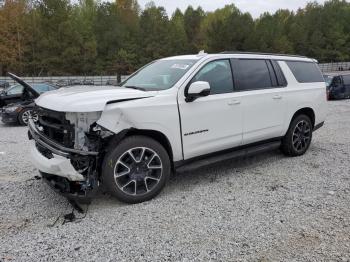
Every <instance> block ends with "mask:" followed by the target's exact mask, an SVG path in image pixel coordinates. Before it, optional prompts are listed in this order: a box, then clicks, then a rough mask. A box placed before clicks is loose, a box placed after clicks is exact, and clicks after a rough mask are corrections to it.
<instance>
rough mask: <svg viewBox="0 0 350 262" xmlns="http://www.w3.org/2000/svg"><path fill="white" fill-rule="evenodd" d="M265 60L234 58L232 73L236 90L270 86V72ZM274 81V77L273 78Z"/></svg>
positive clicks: (271, 85)
mask: <svg viewBox="0 0 350 262" xmlns="http://www.w3.org/2000/svg"><path fill="white" fill-rule="evenodd" d="M268 62H270V61H266V60H254V59H238V60H235V67H234V75H235V79H236V80H237V84H238V88H237V90H238V91H246V90H257V89H265V88H271V87H274V86H275V85H274V84H273V83H272V80H271V74H270V70H269V66H268V64H267V63H268ZM274 82H276V77H275V79H274Z"/></svg>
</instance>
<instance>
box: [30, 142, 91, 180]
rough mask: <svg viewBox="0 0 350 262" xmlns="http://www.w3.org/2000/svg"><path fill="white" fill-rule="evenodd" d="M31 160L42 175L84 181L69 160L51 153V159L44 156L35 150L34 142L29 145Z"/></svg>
mask: <svg viewBox="0 0 350 262" xmlns="http://www.w3.org/2000/svg"><path fill="white" fill-rule="evenodd" d="M30 154H31V160H32V163H33V165H34V166H35V167H36V168H37V169H39V170H40V171H41V172H43V173H47V174H52V175H56V176H59V177H64V178H67V179H68V180H69V181H84V180H85V178H84V176H83V175H81V174H79V173H78V172H77V171H76V170H75V168H74V167H73V165H72V164H71V162H70V159H69V158H66V157H63V156H60V155H56V154H54V153H52V155H51V158H50V159H49V158H47V157H46V156H44V155H43V154H42V153H41V152H40V151H39V150H38V148H37V145H36V142H33V143H32V145H31V152H30Z"/></svg>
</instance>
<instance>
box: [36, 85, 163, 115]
mask: <svg viewBox="0 0 350 262" xmlns="http://www.w3.org/2000/svg"><path fill="white" fill-rule="evenodd" d="M157 93H158V92H157V91H152V92H143V91H140V90H135V89H127V88H123V87H116V86H112V87H111V86H73V87H67V88H61V89H58V90H55V91H50V92H47V93H44V94H42V95H41V96H40V97H39V98H37V99H36V100H35V103H36V104H37V105H38V106H40V107H44V108H47V109H50V110H53V111H59V112H97V111H103V109H104V107H105V105H106V104H107V103H108V102H111V101H116V100H125V99H133V98H143V97H145V98H146V97H152V96H155V95H156V94H157Z"/></svg>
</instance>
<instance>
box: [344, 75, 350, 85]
mask: <svg viewBox="0 0 350 262" xmlns="http://www.w3.org/2000/svg"><path fill="white" fill-rule="evenodd" d="M343 80H344V85H347V86H348V85H350V75H345V76H343Z"/></svg>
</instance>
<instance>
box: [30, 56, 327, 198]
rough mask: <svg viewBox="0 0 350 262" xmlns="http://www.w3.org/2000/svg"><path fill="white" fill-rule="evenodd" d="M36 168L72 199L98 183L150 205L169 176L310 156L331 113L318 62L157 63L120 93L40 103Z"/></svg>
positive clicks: (223, 59)
mask: <svg viewBox="0 0 350 262" xmlns="http://www.w3.org/2000/svg"><path fill="white" fill-rule="evenodd" d="M35 102H36V106H37V108H36V112H37V114H38V116H39V120H38V121H37V122H36V123H34V121H31V120H30V121H29V130H30V138H31V139H32V141H33V145H32V153H31V154H32V158H33V163H34V165H35V166H36V167H37V168H38V169H39V170H40V172H41V174H42V176H43V177H44V178H45V179H46V180H47V181H49V184H50V185H51V186H52V187H53V188H54V189H56V190H57V191H59V192H60V193H62V194H64V195H65V196H67V197H69V198H75V199H76V198H86V197H91V196H92V195H93V193H94V192H95V191H96V190H97V188H98V187H99V186H100V185H104V186H105V187H106V188H107V190H108V191H109V192H110V193H111V194H112V195H114V196H116V197H117V198H118V199H120V200H121V201H124V202H128V203H138V202H142V201H147V200H149V199H151V198H153V197H155V196H156V195H157V194H158V193H159V192H160V191H161V190H162V188H163V187H164V185H165V184H166V182H167V180H168V178H169V177H170V175H171V173H172V172H174V171H177V170H180V169H185V168H196V167H199V166H203V165H207V164H209V163H213V162H217V161H221V160H224V159H230V158H233V157H237V156H244V155H247V154H252V153H257V152H263V151H265V150H271V149H273V148H278V147H279V148H281V150H282V152H283V153H284V154H286V155H288V156H300V155H303V154H304V153H305V152H306V151H307V150H308V148H309V146H310V143H311V140H312V134H313V131H315V130H316V129H318V128H320V127H321V126H322V125H323V124H324V121H325V118H326V112H327V104H326V102H327V98H326V85H325V82H324V79H323V76H322V74H321V71H320V70H319V67H318V65H317V61H315V60H314V59H310V58H306V57H301V56H286V55H273V54H256V53H230V52H225V53H221V54H204V53H200V54H198V55H187V56H177V57H169V58H164V59H160V60H157V61H154V62H152V63H150V64H148V65H146V66H145V67H143V68H141V69H140V70H139V71H137V72H136V73H134V74H133V75H132V76H131V77H129V78H128V79H127V80H126V81H124V82H123V83H121V84H120V86H118V87H111V86H106V87H71V88H69V89H65V88H63V89H59V90H57V91H53V92H50V93H47V94H43V95H42V96H40V97H39V98H38V99H37V100H36V101H35Z"/></svg>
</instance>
